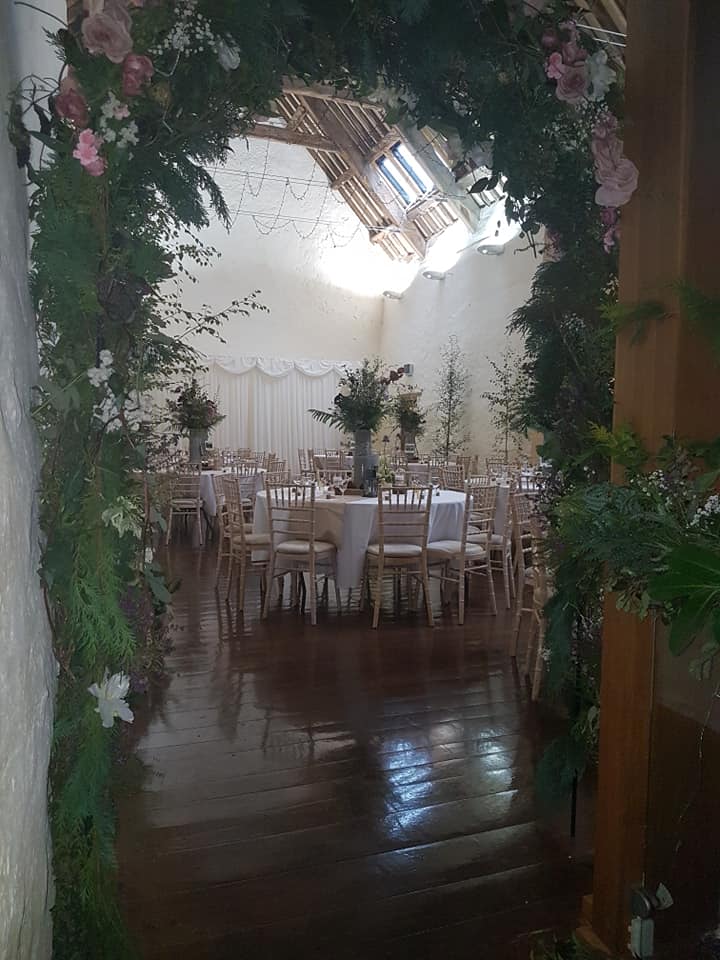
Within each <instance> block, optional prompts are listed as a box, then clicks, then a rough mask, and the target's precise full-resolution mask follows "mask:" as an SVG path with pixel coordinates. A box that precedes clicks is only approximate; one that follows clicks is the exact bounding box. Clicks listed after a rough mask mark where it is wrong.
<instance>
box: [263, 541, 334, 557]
mask: <svg viewBox="0 0 720 960" xmlns="http://www.w3.org/2000/svg"><path fill="white" fill-rule="evenodd" d="M314 546H315V553H331V552H332V551H333V550H334V549H335V544H334V543H328V542H327V541H326V540H316V541H315V544H314ZM277 552H278V553H285V554H291V555H293V556H302V555H303V554H308V555H309V553H310V543H309V541H308V540H285V541H283V543H279V544H278V545H277Z"/></svg>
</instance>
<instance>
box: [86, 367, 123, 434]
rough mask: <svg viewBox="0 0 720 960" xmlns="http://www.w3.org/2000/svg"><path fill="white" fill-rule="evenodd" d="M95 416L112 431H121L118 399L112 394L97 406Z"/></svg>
mask: <svg viewBox="0 0 720 960" xmlns="http://www.w3.org/2000/svg"><path fill="white" fill-rule="evenodd" d="M88 375H89V374H88ZM94 414H95V416H96V417H97V419H98V420H102V422H103V423H104V424H105V426H106V427H107V428H108V430H110V431H113V430H119V429H120V427H121V426H122V424H121V423H120V421H119V420H118V416H119V414H120V411H119V409H118V401H117V397H116V396H115V395H114V394H113V393H112V392H110V393H108V394H107V396H105V397H104V398H103V400H102V402H101V403H98V404H96V406H95V410H94Z"/></svg>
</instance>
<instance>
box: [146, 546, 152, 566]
mask: <svg viewBox="0 0 720 960" xmlns="http://www.w3.org/2000/svg"><path fill="white" fill-rule="evenodd" d="M152 562H153V548H152V547H145V563H152Z"/></svg>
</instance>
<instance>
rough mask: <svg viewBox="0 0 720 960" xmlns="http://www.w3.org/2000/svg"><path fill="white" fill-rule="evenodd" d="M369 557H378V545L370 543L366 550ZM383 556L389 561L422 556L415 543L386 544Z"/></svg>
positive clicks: (419, 547)
mask: <svg viewBox="0 0 720 960" xmlns="http://www.w3.org/2000/svg"><path fill="white" fill-rule="evenodd" d="M367 552H368V556H369V557H371V558H372V557H379V556H380V544H379V543H371V544H370V546H369V547H368V548H367ZM384 555H385V556H386V557H389V558H390V559H396V560H397V559H407V558H409V557H419V556H421V555H422V547H421V546H419V545H418V544H417V543H386V544H385V550H384Z"/></svg>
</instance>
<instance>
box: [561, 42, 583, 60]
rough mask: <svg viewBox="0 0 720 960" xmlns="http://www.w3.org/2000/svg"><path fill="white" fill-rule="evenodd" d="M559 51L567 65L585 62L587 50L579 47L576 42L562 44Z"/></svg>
mask: <svg viewBox="0 0 720 960" xmlns="http://www.w3.org/2000/svg"><path fill="white" fill-rule="evenodd" d="M560 49H561V50H562V56H563V60H564V61H565V63H567V64H578V63H582V62H583V61H584V60H587V50H586V49H585V48H584V47H581V46H580V44H579V43H578V42H577V40H570V42H569V43H563V44H562V45H561V47H560Z"/></svg>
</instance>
